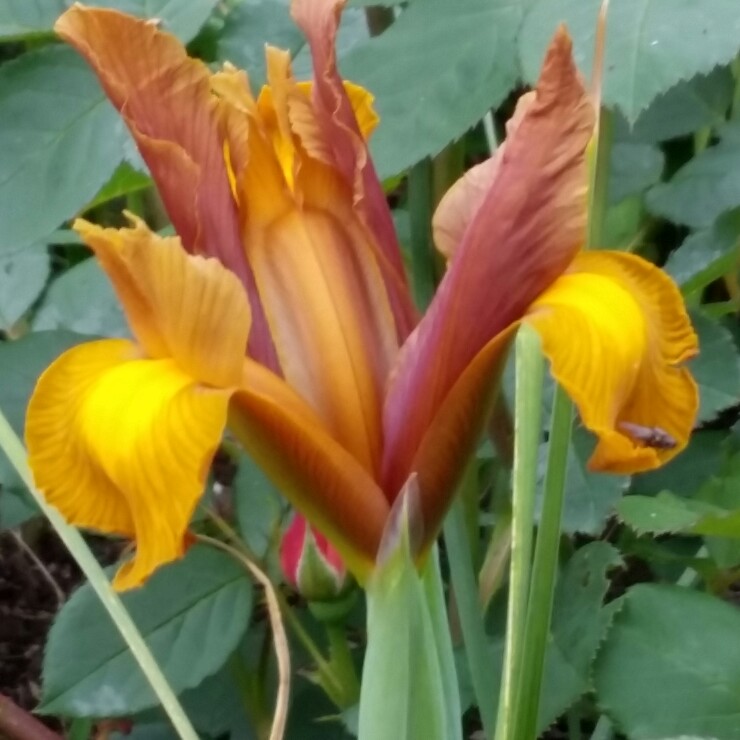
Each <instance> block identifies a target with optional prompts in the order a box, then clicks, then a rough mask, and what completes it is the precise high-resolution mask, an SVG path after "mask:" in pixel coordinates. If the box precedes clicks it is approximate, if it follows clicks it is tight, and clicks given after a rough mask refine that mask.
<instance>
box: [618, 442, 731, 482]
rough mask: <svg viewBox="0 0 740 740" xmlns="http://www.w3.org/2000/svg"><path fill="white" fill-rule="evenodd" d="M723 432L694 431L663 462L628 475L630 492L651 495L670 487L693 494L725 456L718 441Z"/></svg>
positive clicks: (713, 472) (715, 469)
mask: <svg viewBox="0 0 740 740" xmlns="http://www.w3.org/2000/svg"><path fill="white" fill-rule="evenodd" d="M726 437H727V433H726V432H724V431H717V430H706V431H705V430H702V431H700V432H696V433H695V434H693V435H692V436H691V439H690V440H689V446H688V447H687V448H686V449H685V450H684V451H683V452H682V453H681V454H680V455H678V456H676V457H674V458H673V460H671V461H670V462H669V463H668V464H667V465H664V466H663V467H662V468H659V469H658V470H653V471H651V472H649V473H642V474H641V475H636V476H634V478H633V479H632V493H635V494H641V495H655V494H657V493H660V492H661V491H666V490H667V491H672V492H673V493H676V494H678V495H679V496H693V495H694V494H695V493H696V492H697V491H698V490H699V488H700V487H701V486H702V485H703V484H704V483H705V482H706V481H707V480H708V479H709V478H710V477H711V476H713V475H716V474H717V473H719V471H720V469H721V466H722V463H723V462H724V459H725V452H724V449H723V446H722V442H723V441H724V440H725V438H726Z"/></svg>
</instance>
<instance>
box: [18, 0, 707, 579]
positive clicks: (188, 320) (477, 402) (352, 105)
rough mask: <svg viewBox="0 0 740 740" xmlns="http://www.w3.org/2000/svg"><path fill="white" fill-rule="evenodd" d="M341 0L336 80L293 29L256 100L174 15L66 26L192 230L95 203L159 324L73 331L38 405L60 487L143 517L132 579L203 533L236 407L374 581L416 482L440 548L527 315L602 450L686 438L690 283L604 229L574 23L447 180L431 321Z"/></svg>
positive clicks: (132, 285)
mask: <svg viewBox="0 0 740 740" xmlns="http://www.w3.org/2000/svg"><path fill="white" fill-rule="evenodd" d="M341 7H342V2H341V0H294V2H293V5H292V13H293V16H294V18H295V20H296V22H297V23H298V25H299V26H300V28H301V29H302V30H303V32H304V33H305V35H306V37H307V39H308V43H309V45H310V48H311V53H312V57H313V68H314V78H313V81H312V82H310V83H306V82H298V81H296V80H295V79H294V78H293V76H292V74H291V70H290V59H289V55H288V53H287V52H285V51H280V50H278V49H274V48H268V49H267V52H266V54H267V79H268V84H267V85H266V86H265V87H263V88H262V90H261V91H260V92H259V94H258V95H257V96H256V97H255V95H254V94H253V93H252V91H251V89H250V85H249V82H248V79H247V76H246V74H245V73H244V72H240V71H238V70H236V69H234V68H233V67H231V66H229V65H226V66H225V68H224V69H223V70H222V71H219V72H216V73H211V71H210V70H209V69H208V68H207V67H206V66H205V65H204V64H203V63H201V62H200V61H197V60H194V59H190V58H188V57H187V55H186V52H185V50H184V48H183V46H182V45H181V44H180V42H178V41H177V40H176V39H175V38H174V37H172V36H171V35H168V34H167V33H165V32H163V31H161V30H159V29H158V28H157V26H156V24H152V23H150V22H145V21H141V20H137V19H134V18H132V17H129V16H127V15H125V14H122V13H119V12H115V11H112V10H103V9H88V8H85V7H82V6H80V5H76V6H74V7H72V8H71V9H69V10H68V11H67V12H66V13H64V15H63V16H62V17H61V18H60V19H59V21H58V22H57V24H56V30H57V32H58V33H59V34H60V36H61V37H62V38H63V39H65V40H66V41H68V42H69V43H70V44H72V45H73V46H74V47H75V48H76V49H77V50H78V51H79V52H80V53H81V54H82V55H83V56H84V58H85V59H86V60H87V61H88V62H89V64H90V65H91V66H92V68H93V69H94V70H95V72H96V73H97V76H98V78H99V79H100V82H101V84H102V86H103V88H104V90H105V92H106V94H107V96H108V97H109V99H110V100H111V101H112V103H113V105H114V106H115V107H116V108H117V109H118V110H119V111H120V113H121V115H122V117H123V119H124V121H125V122H126V124H127V125H128V127H129V129H130V131H131V133H132V134H133V137H134V139H135V141H136V144H137V145H138V148H139V150H140V152H141V154H142V156H143V158H144V160H145V161H146V163H147V164H148V166H149V169H150V171H151V173H152V176H153V178H154V180H155V182H156V184H157V186H158V189H159V192H160V194H161V197H162V200H163V202H164V205H165V207H166V209H167V212H168V214H169V217H170V218H171V220H172V223H173V225H174V227H175V230H176V232H177V236H175V237H160V236H158V235H156V234H154V233H152V232H151V231H150V230H149V229H148V228H147V227H146V225H145V224H144V223H143V222H142V221H140V220H139V219H137V218H135V217H133V216H129V219H130V225H129V226H128V227H126V228H122V229H111V228H102V227H100V226H96V225H93V224H91V223H88V222H86V221H82V220H77V221H76V222H75V225H74V228H75V229H76V230H77V232H78V233H79V234H80V236H81V237H82V238H83V239H84V241H85V242H86V243H87V245H88V246H89V247H90V248H91V249H92V250H93V252H94V253H95V255H96V257H97V259H98V260H99V261H100V264H101V265H102V267H103V269H104V270H105V272H106V273H107V274H108V276H109V278H110V279H111V281H112V283H113V286H114V288H115V290H116V292H117V294H118V297H119V298H120V301H121V303H122V305H123V308H124V311H125V313H126V316H127V318H128V322H129V325H130V328H131V334H132V336H133V340H132V341H129V340H122V339H104V340H100V341H94V342H90V343H87V344H82V345H79V346H77V347H75V348H73V349H71V350H69V351H68V352H66V353H65V354H63V355H62V356H61V357H60V358H59V359H57V360H56V361H55V362H54V363H53V364H52V365H51V366H50V367H49V368H48V369H47V370H46V372H45V373H44V374H43V375H42V377H41V378H40V380H39V382H38V385H37V387H36V390H35V393H34V395H33V398H32V400H31V403H30V407H29V411H28V417H27V426H26V439H27V444H28V449H29V455H30V462H31V466H32V469H33V471H34V475H35V479H36V483H37V485H38V487H39V489H40V490H41V491H42V492H43V493H44V494H45V496H46V497H47V499H48V501H49V502H50V503H52V504H54V505H55V506H56V507H57V508H58V509H59V510H60V511H61V512H62V513H63V515H64V516H65V517H66V518H67V519H68V520H69V521H70V522H71V523H73V524H75V525H78V526H81V527H90V528H94V529H97V530H102V531H104V532H111V533H117V534H120V535H123V536H125V537H129V538H131V539H133V540H134V541H135V543H136V550H135V555H134V556H133V558H132V559H131V560H130V561H129V562H127V563H126V564H125V565H124V566H123V567H122V568H121V569H120V570H119V572H118V574H117V576H116V580H115V584H116V586H117V587H118V588H122V589H123V588H130V587H133V586H137V585H139V584H141V583H142V582H143V581H144V580H145V579H146V578H147V577H148V576H149V575H150V574H151V573H152V572H153V571H154V570H155V569H156V568H157V567H158V566H159V565H161V564H163V563H165V562H168V561H171V560H173V559H175V558H177V557H179V556H181V555H182V553H183V552H184V549H185V547H186V545H187V542H188V533H187V529H188V523H189V521H190V519H191V516H192V513H193V510H194V508H195V506H196V504H197V501H198V499H199V497H200V495H201V493H202V490H203V487H204V484H205V479H206V476H207V472H208V469H209V463H210V461H211V458H212V456H213V453H214V451H215V450H216V448H217V446H218V445H219V442H220V440H221V438H222V434H223V433H224V429H225V427H226V426H227V425H228V426H229V427H230V428H231V430H232V433H233V434H235V435H236V436H237V437H238V439H239V440H240V441H241V442H242V443H243V445H244V447H245V448H246V450H247V451H248V452H249V453H250V454H251V455H252V456H253V458H254V459H255V460H256V462H257V463H258V464H259V465H261V466H262V467H263V469H264V470H265V472H266V473H267V474H268V475H269V476H270V477H271V478H272V479H273V480H274V482H275V483H276V484H277V485H278V486H279V487H280V489H281V490H282V491H283V492H284V494H285V495H286V497H287V498H288V499H289V500H290V501H291V502H292V503H293V504H294V505H295V507H296V508H297V509H298V510H299V511H300V512H301V513H302V514H303V515H305V516H306V517H307V519H308V520H309V521H310V522H311V524H312V525H314V526H316V527H318V529H319V530H320V531H321V532H323V533H324V534H325V535H326V537H327V538H328V539H329V541H330V542H331V544H332V545H333V546H334V547H335V548H336V549H337V551H338V552H339V553H340V554H341V556H342V558H343V559H344V561H345V563H346V564H347V566H348V567H349V569H350V570H351V571H352V572H353V573H354V575H355V576H356V577H357V578H358V579H359V580H360V582H364V581H365V580H366V578H367V577H368V575H369V573H370V572H371V571H372V568H373V564H374V561H375V557H376V553H377V549H378V545H379V543H380V539H381V535H382V533H383V530H384V527H385V525H386V523H387V521H388V517H389V512H390V510H391V507H392V505H393V502H394V501H395V499H396V498H397V497H398V496H399V494H400V493H401V492H402V491H403V489H404V486H405V485H406V484H407V482H408V481H410V480H413V481H415V483H414V485H415V486H417V487H418V493H419V502H420V509H421V518H422V524H423V542H422V546H423V547H425V548H428V547H429V545H430V543H431V542H433V540H434V538H435V536H436V534H437V532H438V531H439V528H440V523H441V521H442V518H443V516H444V514H445V511H446V509H447V508H448V505H449V503H450V500H451V497H452V496H453V493H454V490H455V486H456V483H457V482H458V479H459V477H460V475H461V472H462V470H463V468H464V466H465V464H466V462H467V460H468V458H469V456H470V453H471V450H472V449H473V447H474V446H475V443H476V441H477V439H478V436H479V434H480V433H481V431H482V428H483V426H484V424H485V421H486V416H487V414H488V413H489V409H490V406H491V403H492V399H493V397H494V394H495V392H496V387H497V383H498V379H499V378H500V374H501V368H502V366H503V363H504V361H505V358H506V353H507V350H508V347H509V345H510V341H511V338H512V336H513V335H514V333H515V331H516V329H517V327H518V326H519V324H520V323H521V322H522V321H526V322H528V323H529V324H531V325H532V326H533V327H535V329H536V330H537V331H538V332H539V334H540V335H541V337H542V343H543V349H544V352H545V353H546V355H547V357H548V358H549V360H550V363H551V368H552V374H553V375H554V377H555V378H556V379H557V380H558V382H560V383H561V384H562V385H563V386H564V387H565V389H566V390H567V391H568V392H569V394H570V395H571V396H572V398H573V399H574V401H575V403H576V404H577V406H578V409H579V411H580V416H581V420H582V422H583V424H584V425H585V426H586V427H588V428H589V429H590V430H592V431H593V432H594V433H595V434H596V436H597V438H598V443H597V446H596V448H595V451H594V453H593V457H592V458H591V461H590V463H591V466H592V468H594V469H596V470H604V471H618V472H621V473H625V472H627V473H629V472H637V471H642V470H648V469H651V468H655V467H657V466H658V465H660V464H662V463H664V462H665V461H666V460H668V459H669V458H671V457H672V456H673V455H675V454H676V453H678V452H679V451H680V450H681V449H682V448H683V447H684V446H685V445H686V442H687V439H688V436H689V433H690V430H691V427H692V424H693V421H694V417H695V413H696V407H697V392H696V386H695V384H694V382H693V380H692V378H691V376H690V374H689V372H688V370H687V369H685V368H684V367H682V363H683V362H684V361H685V360H687V359H688V358H690V357H692V356H693V355H694V354H695V353H696V348H697V342H696V337H695V334H694V332H693V330H692V328H691V325H690V323H689V320H688V318H687V315H686V311H685V309H684V306H683V304H682V301H681V297H680V295H679V292H678V290H677V289H676V287H675V286H674V285H673V284H672V283H671V282H670V280H669V279H668V277H666V276H665V275H664V274H663V273H662V272H661V271H660V270H659V269H657V268H656V267H654V266H652V265H650V264H649V263H647V262H645V261H643V260H642V259H640V258H639V257H636V256H633V255H629V254H622V253H614V252H583V251H582V247H583V245H584V240H585V232H586V218H587V202H586V201H587V164H586V155H585V153H586V149H587V146H588V144H589V140H590V139H591V137H592V134H593V124H594V112H593V109H592V105H591V103H590V101H589V99H588V96H587V94H586V92H585V90H584V88H583V85H582V83H581V80H580V79H579V76H578V73H577V71H576V69H575V66H574V63H573V60H572V55H571V42H570V39H569V38H568V35H567V33H566V32H565V31H564V30H560V31H559V32H558V33H557V34H556V36H555V38H554V40H553V41H552V43H551V45H550V47H549V50H548V52H547V54H546V57H545V60H544V65H543V68H542V73H541V77H540V79H539V82H538V83H537V86H536V88H535V89H534V90H533V91H532V92H531V93H528V94H526V95H525V96H524V97H523V98H522V99H521V101H520V102H519V105H518V107H517V109H516V112H515V114H514V116H513V118H512V120H511V121H510V122H509V125H508V135H507V139H506V142H505V143H504V144H503V146H501V147H500V149H499V150H498V151H497V152H496V154H495V155H494V156H493V157H492V158H491V159H490V160H488V161H486V162H484V163H483V164H481V165H479V166H477V167H475V168H473V169H472V170H470V171H469V172H468V173H467V174H466V175H465V176H464V177H463V178H462V179H461V180H460V181H459V182H458V183H457V184H455V185H454V186H453V187H452V189H451V190H450V191H449V193H448V194H447V195H446V196H445V197H444V199H443V200H442V202H441V203H440V205H439V208H438V210H437V212H436V215H435V217H434V235H435V241H436V244H437V246H438V248H439V249H440V250H441V252H442V253H443V254H444V255H445V257H446V258H447V262H448V266H447V270H446V274H445V276H444V278H443V280H442V282H441V284H440V286H439V289H438V291H437V293H436V295H435V297H434V300H433V301H432V303H431V305H430V306H429V309H428V311H427V312H426V314H425V315H424V316H423V317H421V318H420V317H418V316H417V313H416V310H415V308H414V305H413V302H412V299H411V295H410V292H409V288H408V284H407V280H406V277H405V275H404V269H403V264H402V259H401V253H400V251H399V247H398V243H397V240H396V236H395V234H394V230H393V225H392V220H391V215H390V213H389V211H388V208H387V205H386V200H385V197H384V194H383V190H382V188H381V185H380V183H379V181H378V178H377V176H376V173H375V169H374V167H373V164H372V161H371V159H370V157H369V154H368V149H367V143H366V142H367V137H368V136H369V135H370V132H371V131H372V129H373V127H374V126H375V125H376V123H377V118H376V116H375V114H374V112H373V109H372V98H371V96H370V95H369V94H368V93H367V92H366V91H365V90H363V89H362V88H360V87H357V86H355V85H353V84H351V83H349V82H344V81H342V79H341V78H340V76H339V73H338V71H337V65H336V59H335V48H334V44H335V37H336V31H337V25H338V21H339V16H340V13H341ZM651 430H652V432H651ZM656 439H658V440H669V441H670V442H669V443H667V444H658V443H657V442H656V441H655V440H656Z"/></svg>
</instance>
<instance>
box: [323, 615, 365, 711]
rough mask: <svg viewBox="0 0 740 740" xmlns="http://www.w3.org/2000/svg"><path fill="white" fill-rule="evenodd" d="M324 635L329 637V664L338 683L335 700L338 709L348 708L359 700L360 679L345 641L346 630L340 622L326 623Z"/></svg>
mask: <svg viewBox="0 0 740 740" xmlns="http://www.w3.org/2000/svg"><path fill="white" fill-rule="evenodd" d="M326 635H327V637H328V639H329V655H330V656H331V657H330V659H329V665H330V666H331V668H332V672H333V674H334V676H335V677H336V679H337V680H338V682H339V684H340V685H341V696H339V697H337V699H338V701H335V703H336V704H337V706H338V707H339V708H340V709H348V708H349V707H351V706H354V705H355V704H357V702H358V701H359V700H360V681H359V679H358V678H357V670H356V669H355V662H354V660H353V659H352V652H351V651H350V649H349V643H348V642H347V632H346V630H345V628H344V624H343V623H341V622H338V623H333V624H327V625H326Z"/></svg>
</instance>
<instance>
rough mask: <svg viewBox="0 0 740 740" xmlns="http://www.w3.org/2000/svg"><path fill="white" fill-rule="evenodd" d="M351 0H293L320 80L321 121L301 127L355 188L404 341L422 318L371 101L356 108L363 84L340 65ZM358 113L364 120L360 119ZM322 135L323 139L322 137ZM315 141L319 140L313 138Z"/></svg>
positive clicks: (298, 120)
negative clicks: (383, 171) (382, 167)
mask: <svg viewBox="0 0 740 740" xmlns="http://www.w3.org/2000/svg"><path fill="white" fill-rule="evenodd" d="M344 4H345V0H293V4H292V13H293V18H294V19H295V21H296V23H297V24H298V25H299V26H300V28H301V29H302V30H303V32H304V34H305V35H306V38H307V39H308V43H309V46H310V47H311V56H312V58H313V67H314V84H313V88H312V91H311V102H312V104H313V105H312V109H313V111H314V116H313V118H314V119H315V123H313V124H312V123H310V119H306V118H305V117H303V116H300V115H298V114H297V113H296V114H295V115H294V126H295V129H296V133H297V134H298V136H299V137H301V138H302V139H303V140H304V141H305V142H306V143H305V144H304V145H305V146H306V147H307V149H309V150H310V149H311V148H312V147H313V148H320V149H321V150H322V151H325V152H327V153H329V156H330V158H331V163H332V165H333V166H334V167H335V168H336V170H337V171H338V172H339V173H340V174H341V176H342V179H343V180H344V181H345V182H346V183H347V184H348V186H349V187H350V189H351V193H352V205H353V206H354V208H355V210H356V212H357V213H358V214H359V216H360V219H361V220H362V222H363V224H364V226H365V228H367V229H368V230H369V232H370V234H371V235H372V238H371V239H370V240H369V241H370V242H371V244H372V245H373V247H374V249H375V250H376V256H377V259H378V263H379V265H380V269H381V272H382V274H383V279H384V280H385V282H386V286H387V290H388V295H389V299H390V302H391V305H392V307H393V311H394V314H395V316H396V323H397V327H398V330H399V341H403V340H404V339H405V338H406V336H407V335H408V333H409V332H410V331H411V330H412V329H413V327H414V326H415V324H416V321H417V314H416V310H415V308H414V306H413V301H412V300H411V293H410V291H409V289H408V284H407V281H406V276H405V272H404V267H403V260H402V258H401V250H400V248H399V246H398V240H397V237H396V232H395V228H394V226H393V219H392V218H391V214H390V210H389V209H388V205H387V202H386V199H385V194H384V193H383V188H382V187H381V185H380V182H379V180H378V176H377V174H376V172H375V167H374V165H373V163H372V160H371V159H370V156H369V153H368V150H367V144H366V142H365V138H364V137H363V131H362V130H361V125H363V124H366V123H367V110H366V106H365V105H362V106H361V107H358V108H356V110H353V104H354V105H355V106H356V104H357V103H358V102H359V98H358V95H357V90H356V89H355V90H353V89H352V88H350V89H349V92H348V89H347V86H346V85H345V83H344V82H343V81H342V78H341V77H340V75H339V72H338V71H337V64H336V49H335V42H336V35H337V27H338V25H339V18H340V15H341V12H342V8H343V7H344ZM358 117H359V119H360V123H358ZM317 137H320V142H319V141H318V140H317ZM311 142H313V143H311Z"/></svg>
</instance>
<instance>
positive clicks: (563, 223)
mask: <svg viewBox="0 0 740 740" xmlns="http://www.w3.org/2000/svg"><path fill="white" fill-rule="evenodd" d="M516 119H517V120H516V121H515V125H514V126H512V127H511V130H510V135H509V138H508V139H507V141H506V144H505V146H504V147H502V150H500V151H499V153H498V154H497V157H498V161H497V164H496V165H488V169H487V170H485V171H484V174H488V175H489V176H490V182H489V184H488V187H487V188H486V189H481V188H480V187H478V188H477V190H478V192H479V193H483V192H485V197H478V198H477V199H476V200H475V202H476V203H478V204H479V205H478V208H477V209H476V210H474V211H473V212H468V211H467V210H466V211H464V213H466V214H467V221H466V222H465V223H461V222H460V221H459V215H458V214H457V213H453V212H450V213H448V214H445V212H444V211H443V213H442V214H441V215H440V216H438V217H437V219H436V220H437V229H438V230H439V229H440V228H442V229H444V222H445V220H448V221H451V222H452V223H450V226H449V228H448V229H447V230H446V233H447V234H448V241H447V242H446V243H445V245H444V248H445V252H446V253H448V254H451V255H452V259H451V260H450V263H449V267H448V271H447V274H446V275H445V277H444V279H443V281H442V283H441V285H440V287H439V290H438V291H437V294H436V296H435V298H434V300H433V301H432V304H431V306H430V308H429V310H428V312H427V314H426V315H425V316H424V318H423V320H422V321H421V323H420V324H419V327H418V328H417V330H416V331H415V333H414V334H412V335H411V337H410V338H409V340H408V341H407V342H406V344H405V345H404V347H403V348H402V350H401V356H400V359H399V363H398V366H397V367H396V369H395V371H394V374H393V377H392V379H391V382H390V386H389V390H388V393H387V396H386V400H385V406H384V417H383V426H384V432H385V458H384V465H383V485H384V487H385V488H386V490H389V491H396V492H397V491H398V490H400V487H401V486H402V485H403V482H404V481H405V480H406V478H407V477H408V475H409V473H410V472H411V468H410V467H409V466H410V464H411V462H412V460H413V459H414V456H415V454H416V451H417V450H418V448H419V444H420V441H421V439H422V437H423V436H424V435H425V434H426V432H427V430H428V428H429V426H430V424H431V423H432V420H433V418H434V416H435V413H436V411H437V409H438V408H439V407H440V406H441V404H442V403H443V402H444V399H445V397H446V396H447V394H448V393H449V392H450V390H451V389H452V387H453V386H454V385H455V383H456V382H457V380H458V378H459V377H460V375H461V374H462V372H463V371H464V370H465V368H466V367H467V366H468V365H469V364H470V363H471V362H472V361H473V358H474V357H475V356H476V355H477V354H478V353H479V352H480V351H481V350H482V349H483V347H485V345H486V344H487V343H488V342H489V341H491V339H493V338H494V337H495V336H496V335H497V334H499V333H500V332H501V331H503V330H504V329H505V328H506V327H508V326H509V325H511V324H512V323H514V322H515V321H517V320H519V319H520V318H521V317H522V316H523V314H524V312H525V311H526V309H527V307H528V305H529V304H530V303H531V302H532V301H533V300H534V299H535V298H536V297H537V296H538V295H539V294H540V293H541V292H542V291H543V290H544V289H545V288H547V286H548V285H549V284H550V283H552V282H553V280H555V278H556V277H557V276H558V275H559V274H560V273H562V272H563V270H565V268H566V267H567V266H568V264H569V263H570V262H571V260H572V259H573V257H574V256H575V254H576V252H577V251H578V249H579V248H580V247H581V246H582V244H583V240H584V237H585V229H586V211H587V208H586V205H587V204H586V183H587V173H586V159H585V151H586V147H587V145H588V142H589V139H590V137H591V133H592V127H593V120H594V116H593V110H592V109H591V106H590V104H589V102H588V98H587V95H586V92H585V90H584V88H583V85H582V84H581V81H580V79H579V76H578V73H577V70H576V67H575V65H574V63H573V60H572V57H571V42H570V39H569V37H568V35H567V33H566V32H565V31H564V30H562V29H561V30H560V31H559V32H558V33H557V34H556V36H555V38H554V40H553V42H552V44H551V46H550V49H549V51H548V53H547V56H546V58H545V62H544V66H543V69H542V74H541V76H540V80H539V82H538V84H537V87H536V90H535V91H534V94H533V95H532V96H531V97H529V98H528V99H527V100H525V102H524V103H523V107H522V108H521V109H520V111H519V112H518V114H517V116H516ZM457 201H458V199H457V198H456V197H451V201H448V203H451V204H454V203H456V202H457ZM443 207H444V204H443ZM449 207H452V206H451V205H450V206H449ZM449 235H455V236H456V237H457V238H459V239H460V241H459V243H458V244H457V245H456V246H455V245H452V244H450V243H449ZM491 361H492V362H494V364H495V358H491ZM494 380H495V379H493V378H492V382H493V381H494ZM462 463H463V460H462V459H460V460H459V461H458V464H462ZM422 496H423V491H422Z"/></svg>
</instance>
